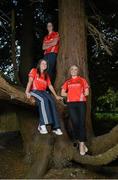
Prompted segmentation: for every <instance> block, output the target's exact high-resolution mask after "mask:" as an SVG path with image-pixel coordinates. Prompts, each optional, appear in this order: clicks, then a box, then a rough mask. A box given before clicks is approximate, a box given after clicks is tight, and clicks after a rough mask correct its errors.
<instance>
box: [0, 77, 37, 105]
mask: <svg viewBox="0 0 118 180" xmlns="http://www.w3.org/2000/svg"><path fill="white" fill-rule="evenodd" d="M0 99H3V100H10V101H18V102H20V103H23V104H27V105H34V104H33V103H32V102H31V101H29V100H28V99H27V98H26V96H25V93H24V89H23V88H19V87H14V86H12V85H10V84H9V83H8V82H7V81H6V80H5V79H4V78H3V77H2V76H1V75H0Z"/></svg>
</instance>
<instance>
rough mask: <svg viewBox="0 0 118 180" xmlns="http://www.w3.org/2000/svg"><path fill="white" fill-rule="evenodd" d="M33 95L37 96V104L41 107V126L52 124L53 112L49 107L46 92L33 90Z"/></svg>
mask: <svg viewBox="0 0 118 180" xmlns="http://www.w3.org/2000/svg"><path fill="white" fill-rule="evenodd" d="M31 95H32V96H33V97H35V98H36V101H37V105H38V108H39V114H40V117H39V122H40V123H39V124H40V126H42V125H46V124H51V123H52V121H51V113H50V107H49V101H48V99H47V98H46V97H45V96H44V93H43V92H41V91H37V90H35V91H32V92H31Z"/></svg>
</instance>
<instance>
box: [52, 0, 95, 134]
mask: <svg viewBox="0 0 118 180" xmlns="http://www.w3.org/2000/svg"><path fill="white" fill-rule="evenodd" d="M59 33H60V36H61V44H60V51H59V55H58V65H57V80H56V85H55V87H56V89H57V91H60V87H61V85H62V83H63V82H64V80H65V79H67V78H68V70H69V67H70V66H71V65H74V64H75V65H78V66H79V71H80V75H82V76H83V77H85V78H86V79H87V80H88V81H89V77H88V65H87V45H86V28H85V10H84V1H83V0H74V1H73V0H59ZM86 127H87V135H88V137H90V136H92V135H93V131H92V123H91V92H90V96H89V98H88V106H87V120H86Z"/></svg>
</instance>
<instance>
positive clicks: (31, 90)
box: [26, 60, 62, 135]
mask: <svg viewBox="0 0 118 180" xmlns="http://www.w3.org/2000/svg"><path fill="white" fill-rule="evenodd" d="M46 70H47V62H46V61H45V60H40V61H39V63H38V65H37V68H33V69H32V70H31V71H30V73H29V81H28V84H27V88H26V96H27V98H30V97H31V96H33V97H35V99H36V103H37V105H38V109H39V114H40V121H39V122H40V123H39V126H38V130H39V131H40V133H41V134H47V133H48V131H47V128H46V125H48V124H50V125H51V127H52V130H53V132H54V133H55V134H57V135H62V131H61V129H60V122H59V116H58V112H57V110H56V105H55V102H54V100H53V97H52V96H51V95H50V93H49V92H47V91H46V89H47V88H49V89H50V91H51V92H52V94H53V95H54V96H55V98H56V99H57V100H62V97H60V96H58V95H57V94H56V92H55V90H54V88H53V86H52V84H51V82H50V78H49V75H48V74H47V72H46Z"/></svg>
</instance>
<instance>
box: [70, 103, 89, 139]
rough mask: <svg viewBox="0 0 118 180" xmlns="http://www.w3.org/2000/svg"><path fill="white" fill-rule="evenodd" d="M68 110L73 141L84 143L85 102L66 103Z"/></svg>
mask: <svg viewBox="0 0 118 180" xmlns="http://www.w3.org/2000/svg"><path fill="white" fill-rule="evenodd" d="M68 110H69V114H70V118H71V119H70V120H71V124H72V132H73V139H74V140H79V141H80V142H85V141H86V129H85V120H86V102H68Z"/></svg>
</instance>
